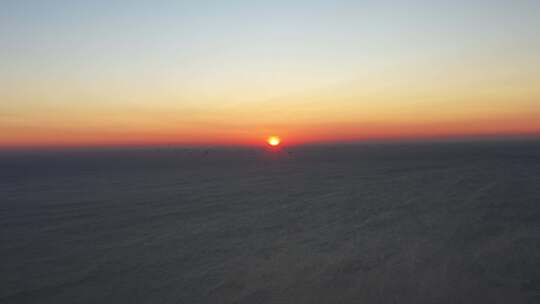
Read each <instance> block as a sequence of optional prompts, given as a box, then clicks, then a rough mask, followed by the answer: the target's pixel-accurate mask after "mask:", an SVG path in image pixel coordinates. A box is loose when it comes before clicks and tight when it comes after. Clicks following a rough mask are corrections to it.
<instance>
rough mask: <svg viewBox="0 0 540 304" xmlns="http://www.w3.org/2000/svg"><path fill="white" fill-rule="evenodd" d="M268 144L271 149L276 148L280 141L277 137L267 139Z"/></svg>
mask: <svg viewBox="0 0 540 304" xmlns="http://www.w3.org/2000/svg"><path fill="white" fill-rule="evenodd" d="M267 141H268V144H269V145H270V146H272V147H277V146H279V144H280V143H281V139H280V138H279V137H277V136H270V137H268V140H267Z"/></svg>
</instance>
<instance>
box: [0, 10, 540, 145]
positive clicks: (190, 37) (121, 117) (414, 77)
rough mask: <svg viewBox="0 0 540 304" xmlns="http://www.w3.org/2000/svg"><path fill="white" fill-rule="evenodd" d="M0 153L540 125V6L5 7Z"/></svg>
mask: <svg viewBox="0 0 540 304" xmlns="http://www.w3.org/2000/svg"><path fill="white" fill-rule="evenodd" d="M0 41H1V45H2V47H1V48H0V147H23V146H58V145H60V146H71V145H73V146H79V145H83V146H84V145H123V144H179V143H180V144H181V143H185V144H259V143H261V142H262V141H263V140H264V138H266V137H267V136H268V135H272V134H277V135H280V136H281V137H282V138H283V140H284V141H285V142H289V143H304V142H321V141H323V142H324V141H344V140H345V141H347V140H362V139H374V138H383V139H384V138H423V137H434V138H439V137H448V136H458V137H459V136H470V135H490V136H491V135H526V134H532V135H538V134H540V1H538V0H530V1H520V0H517V1H516V0H513V1H510V0H508V1H496V0H490V1H482V0H479V1H470V0H469V1H436V0H430V1H420V0H416V1H413V0H411V1H336V0H333V1H315V0H311V1H307V0H301V1H281V0H274V1H233V0H231V1H202V0H197V1H74V0H71V1H25V0H16V1H10V0H7V1H6V0H4V1H1V2H0Z"/></svg>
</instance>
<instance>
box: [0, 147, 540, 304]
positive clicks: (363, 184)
mask: <svg viewBox="0 0 540 304" xmlns="http://www.w3.org/2000/svg"><path fill="white" fill-rule="evenodd" d="M289 152H290V153H289ZM0 246H1V247H0V261H1V264H0V267H1V268H0V302H1V303H54V304H60V303H190V304H191V303H540V142H538V141H536V142H534V141H529V142H525V141H522V142H500V143H494V142H491V143H488V142H485V143H453V144H450V143H438V144H433V143H432V144H429V143H424V144H393V145H389V144H384V145H382V144H379V145H377V144H369V145H368V144H365V145H349V146H345V145H344V146H325V147H323V146H321V147H310V148H308V147H304V148H295V149H290V150H288V151H281V152H279V153H271V152H268V151H257V150H232V149H231V150H216V149H211V150H209V151H208V152H205V151H203V150H185V149H184V150H178V149H173V148H167V149H161V150H159V151H156V150H133V151H116V152H114V151H108V152H107V151H101V152H88V151H87V152H83V151H78V152H44V153H16V154H13V153H7V152H4V153H3V154H2V155H0Z"/></svg>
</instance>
